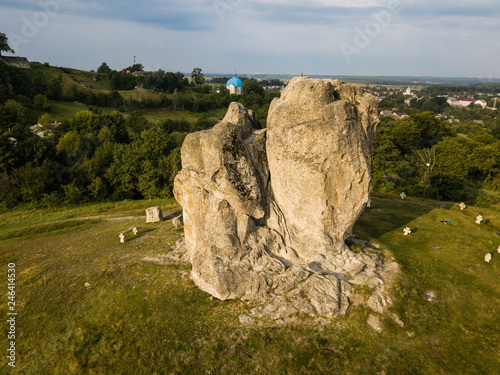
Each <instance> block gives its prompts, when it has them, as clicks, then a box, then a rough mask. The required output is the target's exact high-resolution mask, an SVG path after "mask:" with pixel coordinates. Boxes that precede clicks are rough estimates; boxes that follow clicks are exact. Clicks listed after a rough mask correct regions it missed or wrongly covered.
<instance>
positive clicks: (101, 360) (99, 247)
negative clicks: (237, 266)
mask: <svg viewBox="0 0 500 375" xmlns="http://www.w3.org/2000/svg"><path fill="white" fill-rule="evenodd" d="M441 204H442V202H435V201H431V200H426V201H425V202H422V201H421V200H417V199H412V198H410V199H408V198H407V199H406V200H401V199H400V198H399V197H397V196H391V195H383V194H374V195H373V204H372V208H371V209H367V210H366V211H365V213H364V215H363V216H362V217H361V218H360V220H359V221H358V223H357V224H356V226H355V228H354V233H355V234H356V235H357V237H358V238H362V239H366V240H369V241H370V243H371V244H372V245H374V246H378V247H379V248H380V249H382V250H383V252H384V254H385V256H386V257H394V258H395V260H396V261H397V262H398V263H399V264H400V265H401V268H402V271H401V274H400V275H399V276H398V278H397V281H396V282H395V284H394V286H393V290H392V293H393V296H394V299H395V304H394V306H393V307H392V308H391V310H390V312H391V313H392V312H394V313H396V314H398V316H399V317H400V318H401V319H402V320H403V322H404V324H405V326H404V328H401V327H400V326H398V325H397V324H396V323H395V322H394V321H393V320H392V319H391V318H390V317H389V315H387V316H383V317H382V322H383V325H384V330H383V332H382V333H377V332H375V331H374V330H373V329H371V328H369V327H368V325H367V324H366V319H367V316H368V314H369V313H370V311H368V310H367V309H366V308H365V307H363V306H357V307H354V306H352V307H351V308H350V309H349V312H348V314H347V316H346V317H343V318H337V319H332V320H328V321H327V323H326V324H325V323H324V322H323V323H322V324H321V323H319V322H317V321H315V320H313V319H311V320H305V321H304V322H303V324H301V325H292V326H276V325H274V324H271V323H270V322H265V321H256V322H255V323H254V324H252V325H242V324H241V323H240V322H239V319H238V317H239V315H240V314H247V313H248V311H249V310H250V309H251V308H252V307H253V306H254V305H251V304H247V303H245V302H242V301H224V302H221V301H218V300H216V299H213V298H210V296H209V295H208V294H206V293H204V292H202V291H200V290H199V289H198V288H197V287H195V286H194V284H193V283H192V282H191V281H190V280H189V278H188V274H189V271H190V267H189V264H180V263H175V262H173V261H169V260H168V258H165V257H164V256H165V255H166V254H168V253H169V252H170V251H171V250H170V249H171V246H173V244H174V243H175V241H177V240H178V239H179V238H181V235H182V231H179V230H175V229H174V227H173V226H172V224H171V221H170V220H165V221H163V222H160V223H154V224H146V223H145V212H144V210H145V209H146V208H148V207H151V206H156V205H159V206H160V207H161V208H162V210H163V213H164V215H168V214H170V213H174V212H176V211H179V210H180V207H179V206H178V205H177V203H176V202H175V201H174V200H171V199H170V200H156V201H126V202H120V203H101V204H93V205H85V206H80V207H69V208H55V209H51V210H28V209H18V210H16V211H12V212H5V213H3V214H1V215H0V259H1V261H0V275H3V277H2V280H1V283H0V287H1V288H2V289H3V290H4V292H3V293H2V296H3V297H2V300H1V301H0V314H1V315H2V316H3V317H4V321H6V319H7V318H6V317H7V312H8V310H7V309H8V304H7V302H8V299H7V296H8V293H7V292H8V289H7V269H8V264H9V263H15V265H16V268H15V269H16V289H15V291H16V301H15V302H16V312H17V313H18V315H17V317H16V319H17V320H16V368H15V370H12V369H10V368H9V366H8V365H7V358H6V355H5V354H4V355H3V356H2V360H1V363H0V373H2V374H4V373H5V374H10V373H12V374H37V375H39V374H47V375H49V374H50V375H53V374H54V375H55V374H64V375H67V374H387V375H388V374H398V375H399V374H498V373H499V369H500V357H499V350H498V348H499V347H500V328H499V319H498V316H499V311H500V283H499V280H500V278H499V265H500V254H499V253H498V252H497V248H498V247H499V245H500V236H499V234H500V212H499V211H498V210H496V209H483V208H481V209H479V208H476V207H468V208H467V209H466V210H465V211H460V209H459V207H458V205H457V204H452V203H449V204H447V206H446V207H444V208H441V207H440V206H441ZM478 214H481V215H482V216H483V217H484V221H483V223H482V224H480V225H478V224H475V218H476V216H477V215H478ZM441 221H450V222H451V223H452V225H448V224H443V223H441ZM133 226H138V227H139V234H138V235H137V237H134V235H133V234H132V235H131V234H128V239H127V241H126V242H125V243H120V242H119V239H118V234H119V233H120V231H122V230H124V229H127V228H130V227H133ZM407 226H408V227H410V228H411V229H412V234H411V235H409V236H404V235H403V229H404V228H405V227H407ZM486 253H492V254H493V258H492V260H491V261H490V262H489V263H486V262H485V261H484V256H485V255H486ZM145 258H146V259H145ZM86 283H88V284H86ZM85 285H87V286H85ZM429 290H432V291H434V292H435V293H436V296H437V298H436V300H435V301H434V302H428V301H427V300H426V299H425V298H424V293H425V292H427V291H429ZM7 329H8V327H7V323H6V322H4V330H3V332H4V334H3V337H2V340H0V342H1V343H3V346H4V347H3V350H4V353H5V352H7V349H8V342H7V341H8V340H7V337H6V336H7Z"/></svg>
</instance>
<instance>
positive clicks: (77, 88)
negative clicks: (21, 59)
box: [0, 61, 279, 208]
mask: <svg viewBox="0 0 500 375" xmlns="http://www.w3.org/2000/svg"><path fill="white" fill-rule="evenodd" d="M103 65H104V64H103ZM103 65H101V67H100V68H99V70H98V72H96V73H90V72H78V71H75V70H72V69H67V68H54V67H50V66H48V64H45V65H42V64H37V63H34V64H32V69H30V70H23V69H18V68H15V67H12V66H8V65H6V64H5V63H4V62H3V61H0V133H1V136H0V202H1V205H2V206H3V207H4V208H9V207H13V206H16V205H19V204H26V203H31V204H37V205H41V206H46V205H54V204H59V203H79V202H84V201H96V200H106V199H111V200H122V199H138V198H163V197H169V196H171V195H172V188H173V186H172V184H173V180H174V178H175V175H176V173H177V172H178V171H179V170H180V146H181V145H182V142H183V140H184V138H185V136H186V135H187V134H188V133H189V132H194V131H198V130H202V129H205V128H207V127H211V126H213V125H214V120H213V119H212V118H210V117H209V114H210V111H212V110H217V109H223V108H227V107H228V106H229V104H230V103H231V102H232V101H240V102H241V103H242V104H243V105H245V106H246V107H247V108H251V109H254V110H255V112H256V116H257V118H258V119H260V120H261V121H262V125H263V126H265V120H266V118H267V111H268V109H269V104H270V102H271V101H272V99H273V98H274V97H276V96H278V95H279V93H273V92H269V91H265V90H264V88H263V87H262V86H261V85H257V84H256V81H255V80H252V79H247V80H245V83H244V88H245V92H246V93H247V94H246V95H245V96H244V97H241V96H236V95H230V94H229V92H228V91H227V90H226V89H225V87H223V88H221V90H220V92H218V93H217V92H210V89H209V88H208V86H207V85H204V84H203V74H202V73H201V69H199V70H196V69H195V70H193V74H199V76H198V77H196V76H192V80H191V82H189V80H188V79H187V78H186V77H184V76H183V74H182V73H172V72H163V71H158V72H154V73H152V74H150V75H146V76H142V77H136V76H134V75H132V74H130V73H125V74H124V73H120V72H116V71H111V70H109V71H108V70H106V69H103ZM193 78H198V79H201V80H202V81H201V83H200V81H197V80H196V79H193ZM138 86H140V89H138ZM95 87H97V88H95ZM118 90H121V91H118ZM131 90H134V93H135V92H137V91H138V90H139V91H140V92H143V91H144V93H145V95H143V96H144V97H138V98H133V97H131V96H130V95H129V97H128V98H127V94H128V93H129V91H130V93H132V91H131ZM64 102H66V103H77V104H78V105H85V106H87V107H88V109H87V110H81V111H78V112H76V114H74V115H73V116H71V117H69V118H60V116H58V114H57V111H56V110H55V107H57V104H58V103H64ZM151 108H153V109H160V110H162V111H165V112H172V113H177V111H181V112H182V113H186V112H188V113H191V116H189V118H187V117H186V119H184V118H182V115H180V116H177V117H176V118H175V119H167V120H163V121H161V122H159V123H158V122H152V121H150V120H148V119H147V118H146V117H145V116H144V114H143V112H144V111H145V110H148V109H151ZM193 119H194V120H193ZM56 121H57V122H56ZM37 123H39V124H40V125H41V126H40V134H42V133H43V135H44V136H43V137H40V136H39V135H37V134H34V133H33V132H32V131H31V129H30V127H32V126H33V125H34V124H37ZM55 123H56V124H57V126H55Z"/></svg>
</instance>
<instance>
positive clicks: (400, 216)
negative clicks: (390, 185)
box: [354, 193, 442, 238]
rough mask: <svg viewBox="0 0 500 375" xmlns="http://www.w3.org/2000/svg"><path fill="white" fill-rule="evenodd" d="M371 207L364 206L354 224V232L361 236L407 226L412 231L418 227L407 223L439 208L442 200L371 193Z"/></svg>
mask: <svg viewBox="0 0 500 375" xmlns="http://www.w3.org/2000/svg"><path fill="white" fill-rule="evenodd" d="M371 198H372V208H366V209H365V211H364V212H363V214H362V215H361V217H360V218H359V219H358V221H357V222H356V224H355V226H354V232H355V233H356V234H360V235H361V236H368V237H373V238H379V237H381V236H383V235H384V234H386V233H388V232H392V231H394V230H396V229H401V231H402V230H403V229H402V228H405V227H407V226H409V227H410V228H411V230H412V233H416V232H417V231H418V228H412V227H411V225H409V224H410V223H411V222H412V221H414V220H415V219H417V218H418V217H421V216H424V215H426V214H428V213H429V212H431V211H432V210H434V209H436V208H439V207H440V205H441V204H442V202H437V201H432V200H425V201H422V200H421V199H418V198H407V199H404V200H403V199H399V198H398V197H396V196H393V195H389V194H382V193H372V195H371Z"/></svg>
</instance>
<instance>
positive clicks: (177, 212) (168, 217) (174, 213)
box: [163, 210, 182, 220]
mask: <svg viewBox="0 0 500 375" xmlns="http://www.w3.org/2000/svg"><path fill="white" fill-rule="evenodd" d="M179 215H182V210H179V211H175V212H172V213H170V214H168V215H167V216H165V217H164V218H163V220H172V219H173V218H174V217H177V216H179Z"/></svg>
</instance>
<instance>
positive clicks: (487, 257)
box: [484, 253, 491, 263]
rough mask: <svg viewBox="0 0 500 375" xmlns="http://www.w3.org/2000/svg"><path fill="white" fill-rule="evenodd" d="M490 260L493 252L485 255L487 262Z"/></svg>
mask: <svg viewBox="0 0 500 375" xmlns="http://www.w3.org/2000/svg"><path fill="white" fill-rule="evenodd" d="M490 260H491V253H488V254H486V256H485V257H484V261H485V262H487V263H489V262H490Z"/></svg>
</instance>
